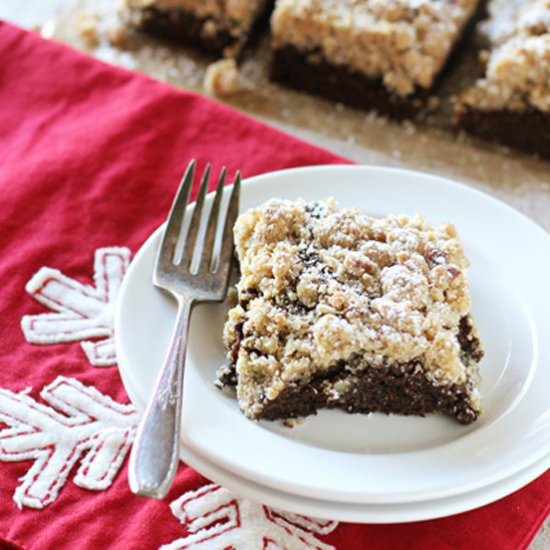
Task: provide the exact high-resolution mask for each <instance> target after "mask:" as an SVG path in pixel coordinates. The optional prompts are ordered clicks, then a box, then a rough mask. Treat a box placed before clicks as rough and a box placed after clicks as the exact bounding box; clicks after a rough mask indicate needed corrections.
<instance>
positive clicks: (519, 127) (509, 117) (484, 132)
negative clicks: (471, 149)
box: [456, 108, 550, 158]
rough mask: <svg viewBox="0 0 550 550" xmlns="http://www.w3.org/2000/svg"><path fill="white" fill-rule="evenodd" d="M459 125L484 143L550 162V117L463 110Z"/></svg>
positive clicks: (529, 112)
mask: <svg viewBox="0 0 550 550" xmlns="http://www.w3.org/2000/svg"><path fill="white" fill-rule="evenodd" d="M456 124H457V126H458V128H460V129H462V130H465V131H467V132H468V133H470V134H472V135H474V136H477V137H479V138H481V139H485V140H488V141H494V142H496V143H499V144H501V145H506V146H508V147H512V148H513V149H517V150H519V151H524V152H526V153H530V154H537V155H540V156H541V157H545V158H550V113H543V112H541V111H537V110H535V109H528V110H525V111H506V110H496V111H481V110H475V109H472V108H463V109H462V110H461V111H460V113H458V114H457V119H456Z"/></svg>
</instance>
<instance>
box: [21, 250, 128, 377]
mask: <svg viewBox="0 0 550 550" xmlns="http://www.w3.org/2000/svg"><path fill="white" fill-rule="evenodd" d="M129 263H130V250H129V249H128V248H125V247H106V248H98V249H97V250H96V252H95V260H94V276H93V278H94V284H95V286H94V287H93V286H90V285H85V284H82V283H80V282H78V281H75V280H74V279H71V278H70V277H67V276H66V275H64V274H63V273H61V272H60V271H58V270H57V269H52V268H50V267H43V268H42V269H40V270H39V271H38V272H37V273H35V275H34V276H33V277H32V278H31V280H30V281H29V282H28V283H27V286H26V287H25V289H26V291H27V292H28V293H29V294H30V295H31V296H32V297H33V298H34V299H35V300H36V301H38V302H40V303H41V304H43V305H44V306H46V307H47V308H49V309H51V310H53V311H55V312H56V313H40V314H38V315H25V316H24V317H23V318H22V320H21V328H22V330H23V334H24V335H25V338H26V340H27V342H30V343H31V344H59V343H67V342H76V341H78V340H84V341H83V342H81V344H80V345H81V347H82V349H83V350H84V353H85V354H86V357H87V358H88V360H89V361H90V363H91V364H92V365H95V366H98V367H103V366H109V365H113V364H115V363H116V352H115V337H114V331H113V316H114V307H115V303H116V299H117V297H118V291H119V289H120V284H121V283H122V279H123V277H124V274H125V273H126V270H127V268H128V264H129ZM100 337H104V338H103V339H102V340H99V341H93V342H92V341H88V340H87V339H88V338H100Z"/></svg>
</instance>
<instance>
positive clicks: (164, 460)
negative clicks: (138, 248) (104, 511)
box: [129, 296, 193, 499]
mask: <svg viewBox="0 0 550 550" xmlns="http://www.w3.org/2000/svg"><path fill="white" fill-rule="evenodd" d="M176 299H177V300H178V312H177V317H176V323H175V326H174V331H173V332H172V338H171V340H170V345H169V348H168V352H167V354H166V358H165V360H164V366H163V368H162V370H161V372H160V374H159V377H158V379H157V383H156V386H155V389H154V391H153V394H152V396H151V398H150V400H149V403H148V405H147V408H146V409H145V413H144V415H143V418H142V420H141V423H140V426H139V428H138V431H137V434H136V440H135V442H134V445H133V447H132V452H131V454H130V465H129V484H130V489H131V491H132V492H133V493H135V494H137V495H142V496H147V497H153V498H159V499H160V498H163V497H164V496H166V494H167V493H168V491H169V489H170V486H171V485H172V481H173V479H174V476H175V475H176V470H177V467H178V463H179V448H180V427H181V408H182V397H183V373H184V369H185V354H186V350H187V334H188V327H189V317H190V315H191V308H192V305H193V301H192V300H189V299H187V298H185V297H182V296H176Z"/></svg>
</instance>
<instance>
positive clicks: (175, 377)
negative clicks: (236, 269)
mask: <svg viewBox="0 0 550 550" xmlns="http://www.w3.org/2000/svg"><path fill="white" fill-rule="evenodd" d="M194 172H195V162H194V161H191V163H190V164H189V166H188V167H187V170H186V172H185V174H184V176H183V179H182V182H181V184H180V188H179V190H178V192H177V195H176V198H175V199H174V203H173V204H172V209H171V211H170V214H169V216H168V221H167V223H166V228H165V230H164V236H163V238H162V242H161V245H160V247H159V251H158V255H157V260H156V267H155V271H154V275H153V282H154V284H155V285H156V286H157V287H160V288H162V289H164V290H166V291H168V292H169V293H170V294H172V296H173V297H174V298H175V299H176V301H177V303H178V313H177V317H176V322H175V325H174V331H173V333H172V339H171V341H170V345H169V348H168V352H167V354H166V358H165V360H164V366H163V368H162V370H161V372H160V374H159V377H158V379H157V383H156V387H155V390H154V392H153V395H152V397H151V399H150V400H149V403H148V405H147V408H146V410H145V413H144V416H143V419H142V421H141V424H140V426H139V428H138V432H137V435H136V440H135V443H134V446H133V448H132V452H131V455H130V473H129V483H130V489H131V490H132V492H134V493H136V494H138V495H143V496H148V497H153V498H163V497H164V496H165V495H166V493H167V492H168V490H169V489H170V486H171V485H172V481H173V479H174V476H175V473H176V469H177V466H178V460H179V444H180V426H181V406H182V394H183V372H184V368H185V354H186V348H187V334H188V327H189V319H190V316H191V310H192V307H193V305H194V304H196V303H198V302H221V301H223V300H224V298H225V296H226V294H227V286H228V283H229V275H230V272H231V264H232V258H233V225H234V224H235V220H236V218H237V214H238V212H239V195H240V183H241V178H240V175H239V173H238V172H237V175H236V177H235V183H234V184H233V191H232V193H231V198H230V200H229V205H228V207H227V213H226V215H225V225H224V228H223V234H222V241H221V247H220V252H219V254H218V257H214V245H215V241H216V233H217V228H218V217H219V211H220V204H221V198H222V193H223V187H224V183H225V168H224V169H222V171H221V174H220V177H219V180H218V187H217V190H216V195H215V197H214V201H213V203H212V208H211V210H210V216H209V218H208V223H207V226H206V232H205V236H204V239H203V242H202V252H200V262H199V265H198V268H197V269H196V270H195V269H194V265H192V264H193V257H194V252H195V245H196V241H197V235H198V231H199V226H200V221H201V213H202V209H203V204H204V197H205V195H206V191H207V188H208V180H209V177H210V165H208V166H207V167H206V170H205V172H204V175H203V176H202V181H201V186H200V190H199V194H198V196H197V201H196V203H195V207H194V209H193V216H192V218H191V223H190V225H189V229H188V232H187V238H186V240H185V241H184V246H183V252H182V254H181V259H178V258H176V252H177V247H178V242H179V240H180V233H181V228H182V224H183V219H184V215H185V210H186V207H187V201H188V198H189V192H190V190H191V187H192V183H193V177H194Z"/></svg>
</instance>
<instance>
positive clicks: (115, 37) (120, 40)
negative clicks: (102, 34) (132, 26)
mask: <svg viewBox="0 0 550 550" xmlns="http://www.w3.org/2000/svg"><path fill="white" fill-rule="evenodd" d="M108 38H109V44H111V46H114V47H115V48H119V49H124V48H125V47H126V45H127V42H128V28H127V27H125V26H124V25H120V24H119V25H116V26H114V27H112V28H111V29H109V31H108Z"/></svg>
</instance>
